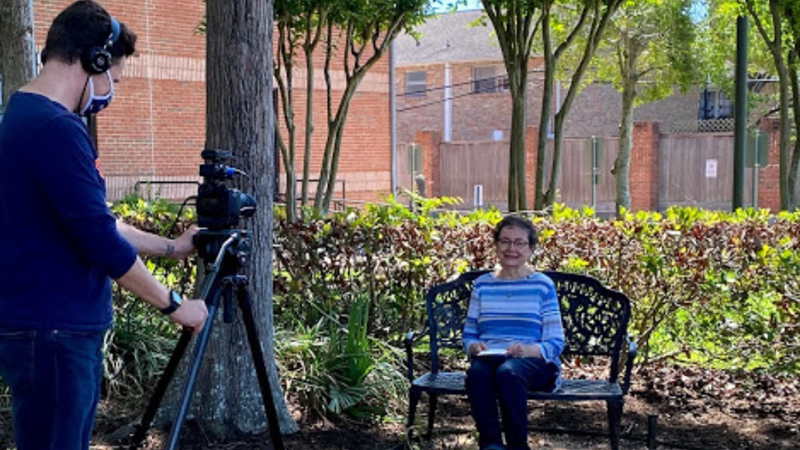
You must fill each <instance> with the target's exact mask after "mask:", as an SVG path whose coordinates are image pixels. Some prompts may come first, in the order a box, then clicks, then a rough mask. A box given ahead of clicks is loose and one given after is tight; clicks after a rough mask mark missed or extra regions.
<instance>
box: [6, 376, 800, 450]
mask: <svg viewBox="0 0 800 450" xmlns="http://www.w3.org/2000/svg"><path fill="white" fill-rule="evenodd" d="M585 371H586V370H585V369H580V370H579V371H575V372H573V373H571V374H570V376H578V377H579V376H582V375H588V376H592V374H591V373H583V372H585ZM634 380H635V382H634V384H633V386H632V389H631V395H630V396H629V397H628V400H627V403H626V405H625V412H624V416H623V423H622V428H623V440H622V445H621V448H622V449H623V450H631V449H645V448H647V446H646V443H645V442H646V436H647V422H648V415H653V414H655V415H657V416H658V419H657V420H658V441H659V446H658V448H662V449H687V450H700V449H702V450H723V449H725V450H728V449H731V450H732V449H748V450H789V449H793V450H796V449H798V448H800V379H798V378H788V379H787V378H779V377H775V376H767V375H754V374H743V373H730V372H719V371H711V370H698V369H692V368H686V367H674V366H657V367H647V368H641V369H639V370H638V371H637V373H636V374H635V377H634ZM424 400H425V399H424V398H423V402H424ZM530 408H531V412H530V423H531V425H532V426H533V427H547V428H564V429H573V430H579V431H583V432H584V433H585V434H582V435H575V434H557V433H544V432H539V431H532V432H531V433H530V435H529V436H530V437H529V439H530V444H531V447H532V448H547V449H554V450H555V449H559V450H560V449H571V450H600V449H602V450H606V449H608V448H609V445H608V440H607V438H605V437H599V436H593V435H591V433H592V432H597V431H603V430H605V427H606V423H607V422H606V412H605V405H603V404H602V403H598V402H589V403H572V404H567V403H563V402H541V403H533V402H531V403H530ZM420 413H421V414H420V418H421V420H420V424H422V423H423V422H426V420H425V419H426V418H427V411H426V409H425V407H424V406H423V407H422V409H421V411H420ZM135 420H136V417H135V413H133V412H131V411H129V410H127V408H124V407H120V406H115V405H113V404H112V403H109V402H104V403H103V404H102V405H101V408H100V412H99V414H98V420H97V427H96V433H95V439H94V442H93V447H92V448H93V449H97V450H100V449H103V450H105V449H117V448H127V446H126V439H125V437H124V433H122V434H121V435H120V430H121V429H122V430H124V426H125V425H128V424H130V423H134V422H135ZM10 423H11V416H10V412H9V411H8V410H4V411H2V412H0V449H11V448H13V435H12V431H11V425H10ZM420 426H421V425H420ZM420 431H422V430H420ZM417 434H420V433H419V432H417ZM404 436H405V434H404V427H403V425H402V423H399V421H388V422H383V423H374V422H373V423H365V422H357V421H340V422H337V423H330V422H326V421H321V420H302V421H301V423H300V432H299V433H296V434H294V435H291V436H286V437H285V438H284V439H285V447H286V449H287V450H301V449H303V450H305V449H318V450H390V449H395V450H401V449H406V448H416V449H419V450H433V449H442V450H444V449H468V450H475V449H477V444H476V440H475V437H476V436H475V432H474V424H473V422H472V418H471V417H470V415H469V408H468V405H467V402H466V400H465V399H460V398H455V397H445V398H443V399H442V400H440V402H439V409H438V410H437V420H436V428H435V431H434V434H433V437H432V438H431V439H428V440H426V439H415V441H414V442H412V443H410V444H411V445H409V443H408V442H406V440H405V437H404ZM166 438H167V434H166V432H164V431H163V430H155V431H153V432H151V436H150V437H149V440H148V445H147V449H151V450H155V449H159V448H164V447H165V445H164V442H165V440H166ZM180 448H181V449H184V450H201V449H223V450H245V449H247V450H251V449H252V450H267V449H271V448H272V447H271V445H270V444H269V440H268V437H267V436H266V435H257V436H241V437H238V438H235V439H228V440H226V441H216V440H214V439H212V438H210V437H208V436H207V435H206V434H205V433H204V432H203V430H202V429H200V428H199V427H198V426H197V424H194V423H192V422H189V423H188V424H187V426H186V427H185V428H184V433H183V437H182V440H181V446H180Z"/></svg>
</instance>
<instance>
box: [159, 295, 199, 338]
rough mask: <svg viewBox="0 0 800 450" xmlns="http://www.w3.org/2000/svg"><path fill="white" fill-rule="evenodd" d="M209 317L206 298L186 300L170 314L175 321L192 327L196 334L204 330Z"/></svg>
mask: <svg viewBox="0 0 800 450" xmlns="http://www.w3.org/2000/svg"><path fill="white" fill-rule="evenodd" d="M207 317H208V309H207V308H206V302H205V301H204V300H184V301H183V302H182V303H181V306H180V307H179V308H178V309H176V310H175V312H173V313H172V314H170V315H169V318H170V319H172V321H173V322H175V323H177V324H179V325H181V326H184V327H186V328H191V329H192V332H193V333H194V334H197V333H199V332H200V331H202V330H203V326H204V325H205V324H206V318H207Z"/></svg>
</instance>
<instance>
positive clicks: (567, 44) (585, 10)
mask: <svg viewBox="0 0 800 450" xmlns="http://www.w3.org/2000/svg"><path fill="white" fill-rule="evenodd" d="M590 8H591V4H590V3H589V2H586V4H585V5H583V9H582V10H581V16H580V18H579V19H578V23H577V24H575V28H573V29H572V31H571V32H570V33H569V36H567V38H566V39H565V40H564V42H562V43H561V44H560V45H559V46H558V47H557V48H556V51H555V54H554V56H555V59H559V58H561V55H562V54H563V53H564V52H565V51H566V50H567V49H568V48H569V47H570V46H571V45H572V42H573V41H574V40H575V38H577V36H578V33H580V31H581V29H582V28H583V26H584V25H585V24H586V19H587V17H589V9H590Z"/></svg>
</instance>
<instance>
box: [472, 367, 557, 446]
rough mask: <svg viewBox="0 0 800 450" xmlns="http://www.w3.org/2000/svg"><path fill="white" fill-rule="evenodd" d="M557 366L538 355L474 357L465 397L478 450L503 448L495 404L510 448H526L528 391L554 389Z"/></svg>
mask: <svg viewBox="0 0 800 450" xmlns="http://www.w3.org/2000/svg"><path fill="white" fill-rule="evenodd" d="M557 374H558V369H557V367H556V366H555V365H554V364H549V363H546V362H545V361H543V360H541V359H538V358H506V357H504V356H491V357H484V358H475V359H474V360H473V361H472V365H471V366H470V368H469V370H467V396H468V397H469V403H470V409H471V411H472V417H473V418H474V419H475V425H477V427H478V434H479V438H478V441H479V442H478V444H479V446H480V448H481V449H485V448H487V447H490V446H495V448H505V447H503V439H502V435H501V428H500V417H499V416H498V410H497V404H498V403H500V412H501V413H502V418H503V428H502V429H503V431H505V435H506V442H507V443H508V449H509V450H527V449H528V448H529V447H528V401H527V400H528V397H527V392H528V391H529V390H545V391H547V390H552V389H554V388H555V380H556V375H557Z"/></svg>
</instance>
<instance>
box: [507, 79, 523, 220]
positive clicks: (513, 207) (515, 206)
mask: <svg viewBox="0 0 800 450" xmlns="http://www.w3.org/2000/svg"><path fill="white" fill-rule="evenodd" d="M519 72H521V73H519ZM526 75H527V67H525V68H524V69H520V70H518V73H517V74H516V75H515V76H516V77H517V78H518V81H517V82H516V83H513V84H512V89H513V91H512V93H511V105H512V107H511V148H510V152H509V153H510V154H511V160H510V163H511V165H512V173H513V175H514V177H515V178H514V180H513V182H509V187H508V188H509V205H508V210H509V211H523V210H526V209H528V200H527V196H526V195H525V123H526V122H527V105H526V103H527V101H526V100H527V93H528V89H527V84H528V81H527V77H526ZM511 194H514V195H513V196H512V195H511ZM514 201H516V203H514Z"/></svg>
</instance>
